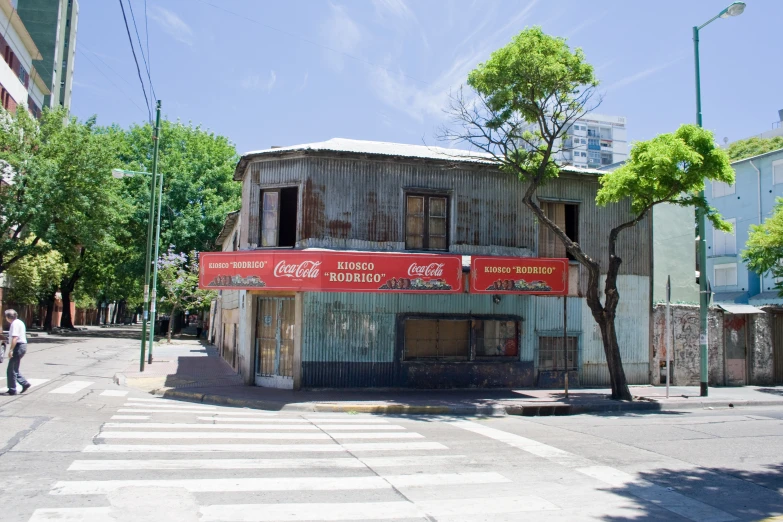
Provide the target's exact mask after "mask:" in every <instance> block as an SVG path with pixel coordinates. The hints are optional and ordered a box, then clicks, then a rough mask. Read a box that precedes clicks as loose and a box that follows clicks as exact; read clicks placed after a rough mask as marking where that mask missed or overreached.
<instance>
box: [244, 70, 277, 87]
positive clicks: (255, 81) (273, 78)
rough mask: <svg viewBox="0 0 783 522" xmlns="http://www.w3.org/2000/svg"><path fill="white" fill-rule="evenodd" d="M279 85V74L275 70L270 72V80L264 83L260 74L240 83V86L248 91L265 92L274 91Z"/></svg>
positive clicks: (248, 77) (252, 75)
mask: <svg viewBox="0 0 783 522" xmlns="http://www.w3.org/2000/svg"><path fill="white" fill-rule="evenodd" d="M275 83H277V73H276V72H275V71H274V70H271V71H269V78H268V79H267V80H266V81H264V80H263V78H261V75H259V74H251V75H250V76H247V77H246V78H245V79H243V80H242V81H241V82H240V84H239V85H240V86H241V87H242V88H243V89H245V90H247V91H259V90H262V89H263V90H265V91H267V92H271V91H272V87H274V86H275Z"/></svg>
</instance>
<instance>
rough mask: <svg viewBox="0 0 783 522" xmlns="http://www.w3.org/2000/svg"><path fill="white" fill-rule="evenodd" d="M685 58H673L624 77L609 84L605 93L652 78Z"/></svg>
mask: <svg viewBox="0 0 783 522" xmlns="http://www.w3.org/2000/svg"><path fill="white" fill-rule="evenodd" d="M684 58H685V56H680V57H679V58H675V59H674V60H671V61H669V62H666V63H664V64H661V65H656V66H655V67H649V68H647V69H644V70H643V71H639V72H637V73H635V74H631V75H629V76H626V77H625V78H621V79H619V80H617V81H616V82H614V83H612V84H610V85H609V86H608V87H607V88H606V92H609V91H614V90H617V89H620V88H622V87H627V86H628V85H631V84H632V83H635V82H638V81H639V80H643V79H644V78H647V77H648V76H652V75H653V74H656V73H659V72H661V71H662V70H664V69H666V68H668V67H671V66H672V65H674V64H675V63H677V62H680V61H682V60H683V59H684Z"/></svg>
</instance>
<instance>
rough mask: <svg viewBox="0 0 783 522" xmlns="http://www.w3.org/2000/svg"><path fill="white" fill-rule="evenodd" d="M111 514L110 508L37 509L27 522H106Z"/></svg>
mask: <svg viewBox="0 0 783 522" xmlns="http://www.w3.org/2000/svg"><path fill="white" fill-rule="evenodd" d="M110 513H111V508H110V507H88V508H39V509H36V510H35V511H34V512H33V516H32V517H30V520H29V522H46V521H48V520H57V521H59V522H106V520H111V519H110V518H109V516H110Z"/></svg>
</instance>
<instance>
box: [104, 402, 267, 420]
mask: <svg viewBox="0 0 783 522" xmlns="http://www.w3.org/2000/svg"><path fill="white" fill-rule="evenodd" d="M117 411H118V412H121V413H210V414H213V415H247V416H257V417H261V418H264V417H263V416H264V415H276V414H275V413H267V414H264V413H250V412H247V413H241V412H223V411H214V410H206V409H196V408H195V407H194V408H193V409H184V408H183V409H166V408H161V409H156V408H149V407H147V405H146V404H144V405H141V404H139V405H138V407H136V405H133V407H130V408H128V407H125V408H120V409H118V410H117Z"/></svg>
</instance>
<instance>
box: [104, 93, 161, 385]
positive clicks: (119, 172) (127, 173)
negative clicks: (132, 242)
mask: <svg viewBox="0 0 783 522" xmlns="http://www.w3.org/2000/svg"><path fill="white" fill-rule="evenodd" d="M159 134H160V100H158V104H157V114H156V119H155V129H154V131H153V136H152V140H153V145H152V172H140V171H135V170H123V169H112V171H111V174H112V176H114V177H115V178H125V177H132V176H137V175H143V176H150V178H151V179H150V211H149V219H148V222H147V252H146V255H145V262H144V309H143V310H144V315H143V316H142V321H141V356H140V358H139V371H142V372H143V371H144V359H145V346H146V342H147V318H148V314H149V311H150V269H151V268H152V269H153V270H152V272H153V283H152V313H151V314H149V315H150V323H151V325H150V332H149V360H148V362H149V363H150V364H152V343H153V341H154V338H155V303H156V298H157V292H156V290H155V288H156V286H155V285H156V284H157V280H158V263H157V260H158V243H159V242H160V210H161V199H162V197H163V174H162V173H161V174H158V141H159V140H158V136H159ZM158 178H160V181H159V188H158V187H156V183H157V182H158ZM156 188H158V190H157V202H158V218H157V222H158V224H157V229H155V227H154V226H153V225H154V222H155V200H156ZM153 232H155V236H154V240H155V241H154V244H155V258H154V260H152V259H151V257H152V248H153V235H152V234H153ZM153 263H154V267H153V266H152V265H153Z"/></svg>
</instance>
